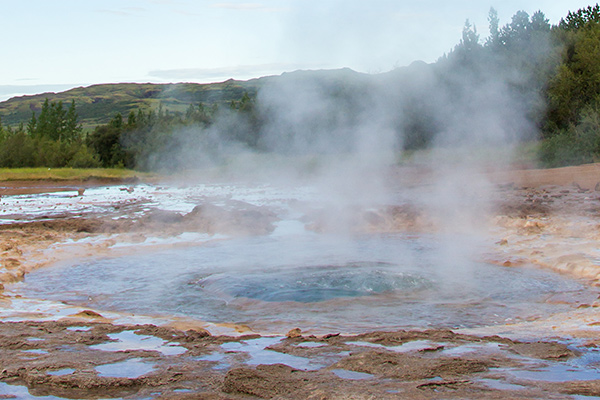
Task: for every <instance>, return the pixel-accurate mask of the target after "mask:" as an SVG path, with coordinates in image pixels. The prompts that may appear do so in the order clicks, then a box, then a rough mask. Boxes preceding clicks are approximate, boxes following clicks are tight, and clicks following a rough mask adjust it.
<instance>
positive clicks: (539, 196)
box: [0, 165, 600, 399]
mask: <svg viewBox="0 0 600 400" xmlns="http://www.w3.org/2000/svg"><path fill="white" fill-rule="evenodd" d="M599 168H600V167H598V166H597V165H594V166H585V167H581V169H580V170H579V174H578V170H576V169H568V171H566V172H565V170H558V171H554V173H553V171H542V172H536V171H513V172H511V173H506V174H499V175H498V176H495V177H494V179H495V182H496V189H495V190H496V193H495V196H494V198H495V199H497V201H496V203H495V204H494V210H493V213H492V215H491V216H489V220H487V221H486V223H487V224H489V226H490V230H491V232H492V235H493V236H494V238H495V245H494V247H493V248H492V249H491V250H490V251H489V252H488V253H487V254H486V260H485V261H488V262H494V263H496V264H499V265H504V266H506V267H508V268H517V267H519V266H521V265H536V266H539V267H542V268H549V269H552V270H555V271H558V272H560V273H564V274H568V275H570V276H575V277H578V278H581V279H585V280H587V281H588V282H589V284H590V285H598V284H600V267H599V266H598V261H597V260H598V259H600V258H599V257H600V254H597V250H596V247H597V242H598V240H599V239H600V192H598V191H596V188H597V185H596V184H597V182H595V179H598V180H600V176H597V175H596V172H597V171H598V169H599ZM13 185H14V187H13V188H12V192H11V191H7V192H3V193H4V194H5V195H6V194H9V195H10V194H20V193H33V192H27V191H24V192H23V191H21V190H26V189H27V188H25V189H22V188H19V187H18V185H19V184H18V183H13ZM6 186H10V184H7V185H6ZM25 186H27V185H25ZM39 186H40V185H38V187H39ZM41 186H43V188H44V189H42V192H43V190H46V191H47V192H52V191H53V190H54V189H56V190H58V189H60V188H58V187H57V185H56V184H54V185H53V184H52V183H45V184H44V185H41ZM53 188H54V189H53ZM86 188H87V187H86ZM67 189H69V190H73V191H76V192H77V196H83V197H84V198H85V196H86V194H85V190H84V192H81V191H80V190H79V189H81V188H79V187H68V188H67ZM124 189H125V193H131V192H133V189H131V192H129V189H130V188H129V187H125V188H124ZM3 190H9V189H7V188H4V189H3ZM35 193H39V192H35ZM74 195H75V194H74ZM147 203H148V202H147V201H145V200H144V199H141V198H138V199H136V200H132V201H123V202H122V203H119V204H114V207H112V208H111V209H110V210H107V211H104V212H70V211H69V210H66V211H65V212H64V213H62V214H52V215H48V216H47V217H44V216H43V215H42V216H37V217H36V218H34V219H28V218H27V216H24V215H21V216H19V215H18V213H15V215H11V216H10V219H11V220H12V221H16V222H10V221H9V222H7V223H4V224H1V225H0V265H1V267H2V268H1V271H0V282H2V285H9V284H11V283H14V282H17V281H20V280H22V279H23V278H24V277H26V275H27V273H29V272H30V271H32V270H34V269H36V268H42V267H44V266H47V265H49V264H52V263H56V262H59V261H61V260H66V259H70V258H73V257H89V256H94V255H98V254H102V253H103V252H111V254H113V253H114V252H116V251H117V250H115V249H113V248H111V246H113V245H114V244H115V243H119V242H122V241H125V242H128V243H136V242H144V241H145V240H146V238H148V237H150V236H160V237H172V236H175V235H179V234H181V233H185V232H199V233H206V234H209V235H217V234H226V235H230V236H235V235H257V234H265V233H269V232H272V231H273V230H274V229H275V226H276V223H277V214H276V213H275V212H274V210H273V209H272V207H269V206H255V205H251V204H248V203H242V202H239V201H234V200H231V201H226V202H220V203H218V204H215V203H211V202H206V203H198V204H196V207H192V208H191V210H188V211H186V212H180V211H173V210H160V209H153V208H152V207H150V208H148V204H147ZM297 207H298V209H301V205H298V206H297ZM346 211H347V210H344V213H343V214H344V215H347V212H346ZM302 212H303V215H304V217H303V220H302V222H303V223H304V224H305V226H306V227H308V228H309V229H311V230H313V231H315V232H330V231H335V230H336V229H339V227H340V226H342V227H343V229H349V230H351V231H354V232H397V231H400V232H428V231H432V230H435V229H437V228H438V224H437V222H436V220H435V218H433V217H432V216H431V215H427V213H426V212H425V211H424V209H422V208H421V207H420V206H419V205H418V204H411V203H406V204H402V205H390V206H384V207H381V208H379V209H370V210H360V209H356V210H354V211H353V215H354V216H355V218H353V220H352V221H351V223H350V224H347V223H344V224H342V225H340V219H341V218H343V217H342V213H340V214H339V215H336V214H335V213H331V212H330V211H328V210H304V209H302ZM15 216H16V217H18V218H15ZM19 218H22V220H19ZM88 238H92V239H94V241H91V242H85V243H83V244H81V243H77V241H78V240H83V239H88ZM126 251H132V250H131V247H130V248H128V249H127V250H126ZM2 289H4V286H2ZM16 300H18V299H17V298H15V297H13V296H11V294H10V293H5V294H4V295H2V296H1V298H0V301H1V302H2V304H3V305H4V306H5V307H6V308H10V307H11V303H12V302H15V301H16ZM548 301H556V302H561V301H563V300H562V299H560V298H558V297H555V298H553V299H549V300H548ZM564 301H568V299H567V300H564ZM598 307H600V303H599V302H598V300H597V299H590V300H589V301H587V302H580V304H579V307H578V308H577V309H575V310H573V311H572V312H570V313H567V314H565V315H557V316H553V317H552V318H550V319H547V320H534V321H526V322H521V323H519V324H513V325H510V324H508V325H502V326H493V327H487V328H483V329H477V330H472V331H468V330H463V331H461V332H453V331H450V330H400V331H393V332H380V331H376V330H375V329H374V331H373V332H370V333H366V334H361V335H347V334H339V333H337V332H332V333H330V334H328V335H322V336H313V335H305V334H304V333H303V332H302V331H300V330H299V329H292V328H293V327H289V328H290V329H291V330H290V331H289V332H288V334H287V335H280V336H276V337H269V336H261V335H258V334H255V333H253V332H250V331H249V329H247V328H245V327H243V326H233V325H232V326H225V324H223V325H222V326H221V327H220V328H222V329H228V331H229V332H231V333H230V334H229V335H223V334H218V333H215V332H216V331H218V329H215V327H209V326H208V325H207V324H202V323H197V322H195V321H176V320H171V321H169V322H168V323H166V324H164V325H161V326H157V325H156V324H123V323H120V322H115V319H114V318H113V317H112V316H111V315H107V314H106V313H104V312H103V311H99V310H86V309H82V310H78V312H74V313H72V314H70V315H67V316H60V317H56V318H53V319H52V320H46V321H44V320H41V319H44V318H37V317H35V316H34V313H29V314H24V315H23V316H22V317H21V318H20V319H21V320H20V321H16V319H17V318H14V315H13V317H12V319H13V322H9V318H6V320H5V321H4V322H0V385H2V386H0V398H11V396H13V398H18V397H19V394H18V393H21V392H19V391H18V390H16V388H17V387H22V386H25V387H27V389H28V391H29V393H30V394H31V395H35V396H56V397H60V398H82V399H96V398H131V399H137V398H140V399H141V398H158V399H192V398H193V399H249V398H264V399H388V398H389V399H396V398H411V399H442V398H443V399H451V398H456V399H464V398H471V399H505V398H524V399H525V398H527V399H531V398H539V399H564V398H575V397H572V396H576V395H580V396H600V374H599V373H598V372H597V364H598V362H597V361H596V359H597V357H596V356H595V354H596V353H597V351H598V350H597V349H598V348H599V346H600V340H599V339H598V337H599V335H598V326H599V323H600V320H599V319H598V311H597V310H598ZM40 316H41V314H40ZM23 319H24V320H23ZM205 328H206V329H205ZM210 328H213V329H212V330H211V329H210ZM138 337H139V338H138ZM515 337H521V338H527V339H528V340H517V339H515ZM148 343H151V344H152V345H148ZM263 344H264V345H263ZM261 346H262V347H261ZM590 354H592V355H594V357H591V358H589V357H588V358H586V357H587V356H588V355H590ZM595 357H596V358H595ZM570 370H576V371H580V372H581V375H580V376H576V377H574V378H572V379H570V378H569V377H568V376H567V375H565V376H567V378H566V379H565V380H560V381H557V380H556V379H553V377H552V376H550V375H549V374H550V373H548V374H546V375H544V374H545V371H570ZM111 371H112V372H115V371H117V372H120V374H121V375H123V374H125V375H126V376H112V375H119V374H114V373H112V372H111ZM594 371H596V372H594ZM529 372H531V373H534V375H527V374H526V373H529ZM535 374H537V375H535ZM569 376H570V375H569ZM532 377H533V378H532ZM580 377H581V378H580Z"/></svg>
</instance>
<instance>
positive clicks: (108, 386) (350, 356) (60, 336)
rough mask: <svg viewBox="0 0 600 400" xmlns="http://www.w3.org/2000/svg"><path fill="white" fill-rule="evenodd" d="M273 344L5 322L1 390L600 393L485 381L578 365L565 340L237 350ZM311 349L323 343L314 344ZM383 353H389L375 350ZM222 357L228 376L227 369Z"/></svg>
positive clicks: (388, 338) (312, 395) (130, 328)
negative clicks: (304, 362) (292, 360)
mask: <svg viewBox="0 0 600 400" xmlns="http://www.w3.org/2000/svg"><path fill="white" fill-rule="evenodd" d="M126 332H129V333H130V335H129V336H130V337H137V336H139V341H135V340H134V341H132V339H129V342H127V341H126V342H125V343H123V344H122V345H121V346H116V347H114V348H111V347H106V348H100V347H99V345H102V344H111V343H115V342H119V341H122V339H119V338H118V335H119V334H123V333H126ZM152 338H154V339H160V340H159V341H162V342H163V345H162V347H161V346H155V347H154V348H152V347H147V346H146V347H144V343H145V342H147V341H149V340H150V339H152ZM261 339H264V338H263V337H261V336H259V335H246V336H237V337H232V336H211V335H210V334H209V333H208V332H206V331H203V330H188V331H180V330H177V329H173V328H168V327H158V326H155V325H114V324H110V323H97V322H85V321H75V320H71V321H67V320H63V321H47V322H13V323H10V322H5V323H0V348H1V349H2V350H0V365H1V366H2V369H1V370H0V381H1V382H4V383H7V384H9V386H6V387H4V390H5V391H6V392H7V393H8V394H10V387H11V386H10V385H26V386H27V387H28V388H29V391H30V393H32V394H33V395H36V396H49V395H51V396H57V397H65V398H82V399H94V398H110V397H113V398H147V397H151V398H161V399H184V398H207V399H212V398H215V399H216V398H218V399H246V398H265V399H275V398H279V399H301V398H309V399H322V398H329V399H348V398H352V399H354V398H361V399H362V398H365V399H366V398H390V399H391V398H397V397H398V396H399V395H400V394H401V396H406V397H408V398H417V399H431V398H440V397H444V398H466V397H468V398H492V399H493V398H506V396H507V395H508V396H510V397H511V398H564V395H566V394H590V395H597V394H600V393H599V386H598V382H596V381H587V382H565V383H560V384H558V383H556V382H554V383H552V382H540V381H529V380H518V379H517V380H513V383H514V382H518V383H516V384H518V385H520V386H521V387H520V388H519V389H518V390H513V391H506V390H497V389H494V388H490V387H488V386H486V384H485V383H484V382H485V380H486V379H491V380H498V379H511V378H508V374H507V372H506V371H510V370H517V371H518V370H519V369H521V368H525V367H527V366H529V365H530V364H532V363H533V364H536V365H538V364H540V363H542V364H544V365H546V364H548V363H550V364H552V363H559V362H564V360H569V359H572V358H575V357H576V356H577V353H576V352H573V351H572V350H570V349H568V348H567V346H566V345H564V344H560V343H556V342H531V343H527V342H518V341H513V340H510V339H506V338H500V337H478V336H474V335H464V334H456V333H453V332H451V331H446V330H428V331H398V332H373V333H369V334H363V335H344V336H342V335H325V336H320V337H316V336H302V335H300V336H297V337H295V338H286V337H277V338H269V339H275V341H277V343H276V344H274V345H271V346H269V347H267V348H266V349H265V350H264V351H267V352H271V354H272V356H271V357H272V359H273V362H272V363H267V364H258V365H252V363H251V362H250V360H249V357H251V356H252V352H251V351H249V352H245V350H244V348H243V347H239V348H238V349H237V350H232V349H231V347H226V345H228V344H232V343H233V344H236V343H237V344H242V343H249V342H252V341H257V340H261ZM423 340H426V341H428V342H430V343H431V345H430V346H429V347H426V348H422V349H419V350H406V351H400V350H398V349H400V348H401V347H398V346H399V345H401V344H404V345H406V344H410V343H412V342H415V341H423ZM307 343H309V344H315V343H316V344H318V346H310V347H309V346H306V347H304V346H305V345H306V344H307ZM373 344H379V345H381V347H379V348H372V347H370V346H369V345H373ZM383 344H385V346H384V345H383ZM165 345H166V346H168V347H164V346H165ZM463 346H474V347H473V349H474V350H473V351H472V352H470V353H468V354H467V355H464V356H452V355H449V354H446V352H447V351H449V350H452V349H455V350H456V349H460V348H461V347H463ZM165 349H178V351H175V352H173V351H171V352H169V351H165ZM278 354H295V355H296V357H297V358H305V359H318V360H319V362H318V364H315V365H314V366H313V367H312V368H309V369H300V368H295V367H292V366H288V365H285V364H282V363H279V362H277V361H278V359H279V358H280V357H281V356H279V355H278ZM211 355H212V357H211ZM215 355H217V356H216V357H215ZM549 359H550V360H549ZM219 360H221V361H219ZM222 360H225V364H226V366H225V367H223V366H222V365H221V366H219V363H223V361H222ZM558 360H562V361H558ZM128 362H129V363H134V364H135V363H137V364H138V365H139V364H143V365H146V366H148V367H149V368H146V369H143V370H141V372H140V371H137V372H136V371H135V370H133V371H130V372H129V374H130V376H110V373H106V372H104V373H102V371H106V370H107V366H108V367H111V366H115V367H114V368H113V369H115V370H116V371H117V372H119V371H120V374H121V375H123V371H122V370H120V369H119V365H126V363H128ZM108 369H110V368H108ZM344 371H345V372H344ZM348 371H350V372H357V373H362V374H363V375H360V378H357V376H359V375H352V374H351V373H350V374H348ZM124 374H125V375H127V372H125V373H124ZM117 375H119V373H118V374H117ZM345 375H347V377H344V376H345ZM482 382H483V383H482Z"/></svg>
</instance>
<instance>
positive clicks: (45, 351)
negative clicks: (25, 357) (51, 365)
mask: <svg viewBox="0 0 600 400" xmlns="http://www.w3.org/2000/svg"><path fill="white" fill-rule="evenodd" d="M21 352H23V353H27V354H48V350H42V349H30V350H21Z"/></svg>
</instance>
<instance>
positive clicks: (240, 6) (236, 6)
mask: <svg viewBox="0 0 600 400" xmlns="http://www.w3.org/2000/svg"><path fill="white" fill-rule="evenodd" d="M211 7H213V8H225V9H228V10H264V9H266V8H267V7H266V6H265V5H264V4H260V3H215V4H213V5H211Z"/></svg>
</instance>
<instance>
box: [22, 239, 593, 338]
mask: <svg viewBox="0 0 600 400" xmlns="http://www.w3.org/2000/svg"><path fill="white" fill-rule="evenodd" d="M446 243H447V242H446V240H445V239H444V238H443V237H441V236H439V235H433V234H421V235H414V234H413V235H409V234H400V233H398V234H364V235H355V236H348V237H341V236H340V235H327V234H316V233H312V232H308V231H304V232H301V233H299V232H297V231H290V232H289V233H288V234H285V232H282V231H281V230H280V231H277V233H273V234H271V235H264V236H255V237H242V238H231V239H228V240H222V239H221V240H215V241H213V242H208V243H201V244H199V245H195V246H189V247H177V248H172V249H166V250H164V249H163V250H160V251H159V250H155V251H144V252H138V253H132V254H129V255H127V256H119V257H108V258H92V259H88V260H82V261H77V262H74V263H70V264H64V265H56V266H54V267H49V268H44V269H40V270H38V271H34V272H32V273H31V274H29V275H28V276H27V280H26V281H25V282H24V284H23V285H21V289H20V291H21V292H22V293H23V294H24V295H26V296H28V297H39V298H45V299H55V300H60V301H64V302H67V303H70V304H76V305H81V306H84V307H93V308H97V309H99V310H113V311H122V312H133V313H135V314H142V315H144V314H145V315H151V316H157V317H162V316H168V317H173V316H175V317H185V318H192V319H199V320H203V321H208V322H215V323H219V322H222V323H239V324H245V325H248V326H250V327H251V328H252V329H254V330H256V331H258V332H273V331H281V330H284V329H290V326H293V327H300V328H301V329H303V330H312V331H313V332H331V331H345V332H359V331H368V330H373V329H374V328H378V329H394V328H413V327H418V328H429V327H444V328H456V327H475V326H485V325H489V324H498V323H500V324H503V323H506V322H507V321H518V320H519V319H526V318H532V317H541V316H544V315H549V314H550V313H554V312H557V311H560V310H563V309H565V310H566V309H568V308H569V307H570V305H569V304H549V303H547V302H546V301H545V300H546V299H547V298H548V297H550V296H552V295H554V294H555V293H559V292H564V293H569V294H570V295H572V296H578V295H579V294H580V293H586V291H588V290H589V289H586V287H585V286H584V285H583V284H581V283H579V282H577V281H574V280H569V279H567V278H565V277H563V276H559V275H557V274H553V273H551V272H546V271H541V270H537V269H530V268H506V267H500V266H495V265H490V264H486V263H481V262H476V261H473V260H468V259H462V258H461V259H458V258H454V259H447V258H446V257H447V256H448V254H452V253H449V252H448V251H447V250H446V249H444V246H445V245H446ZM453 265H456V268H452V266H453Z"/></svg>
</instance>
